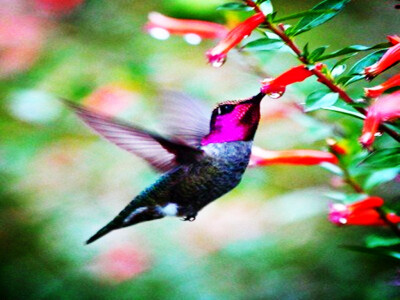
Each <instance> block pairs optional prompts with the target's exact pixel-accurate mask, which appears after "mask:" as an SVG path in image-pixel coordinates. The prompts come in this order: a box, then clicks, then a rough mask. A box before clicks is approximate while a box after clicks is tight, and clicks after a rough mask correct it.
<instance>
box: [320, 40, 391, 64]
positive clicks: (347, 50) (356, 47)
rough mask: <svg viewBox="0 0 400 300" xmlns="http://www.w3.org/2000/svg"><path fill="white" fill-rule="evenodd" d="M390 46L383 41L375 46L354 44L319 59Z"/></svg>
mask: <svg viewBox="0 0 400 300" xmlns="http://www.w3.org/2000/svg"><path fill="white" fill-rule="evenodd" d="M389 46H390V44H389V43H381V44H377V45H374V46H363V45H353V46H348V47H345V48H343V49H340V50H337V51H334V52H332V53H329V54H326V55H323V56H322V57H320V58H319V59H320V60H326V59H330V58H334V57H337V56H341V55H345V54H350V53H357V52H360V51H368V50H373V49H383V48H388V47H389Z"/></svg>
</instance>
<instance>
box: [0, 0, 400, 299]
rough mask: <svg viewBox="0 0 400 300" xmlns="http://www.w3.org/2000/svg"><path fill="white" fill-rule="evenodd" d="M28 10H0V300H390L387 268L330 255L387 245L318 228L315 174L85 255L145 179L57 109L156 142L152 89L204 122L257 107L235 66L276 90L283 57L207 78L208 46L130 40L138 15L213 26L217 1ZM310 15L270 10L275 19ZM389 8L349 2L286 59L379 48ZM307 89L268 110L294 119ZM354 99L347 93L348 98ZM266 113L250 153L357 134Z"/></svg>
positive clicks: (392, 270) (108, 242)
mask: <svg viewBox="0 0 400 300" xmlns="http://www.w3.org/2000/svg"><path fill="white" fill-rule="evenodd" d="M32 2H33V1H22V0H19V1H10V0H2V1H0V4H2V5H1V6H2V9H1V10H0V15H1V16H2V18H3V20H5V16H7V17H10V16H11V21H10V22H11V23H4V22H3V23H2V22H1V20H0V67H1V68H0V76H1V77H0V99H1V102H0V183H1V184H0V199H1V201H0V207H1V209H0V214H1V216H0V290H1V295H2V299H394V298H396V297H397V296H398V295H400V293H399V290H398V289H399V287H396V286H395V285H394V284H393V281H394V280H395V279H396V272H397V268H398V266H397V265H396V262H395V261H392V260H390V259H385V258H382V257H374V256H369V255H364V254H359V253H354V252H350V251H348V250H345V249H343V248H341V247H340V246H341V245H358V244H362V242H363V237H365V235H366V234H367V233H371V232H377V233H379V234H385V232H386V231H385V230H384V229H375V228H357V227H350V228H337V227H334V226H333V225H332V224H330V223H329V222H328V221H327V220H326V218H327V217H326V215H327V210H328V208H327V207H328V206H327V204H328V202H329V200H328V199H327V198H326V197H325V196H324V194H325V193H327V192H328V191H331V190H332V189H333V187H332V186H331V185H332V184H333V185H335V178H332V177H331V175H330V174H329V173H328V172H327V171H326V170H324V169H322V168H320V167H300V166H270V167H264V168H258V169H250V170H248V171H247V172H246V174H245V177H244V179H243V181H242V183H241V184H240V186H239V187H238V188H236V189H235V190H234V191H233V192H231V193H229V194H228V195H225V196H224V197H222V198H221V199H219V200H218V201H216V202H214V203H212V204H210V205H209V206H207V207H206V208H205V209H204V210H203V211H201V213H200V214H199V216H198V218H197V220H196V221H195V222H181V221H179V220H177V219H163V220H159V221H155V222H149V223H144V224H140V225H138V226H135V227H130V228H127V229H123V230H119V231H115V232H113V233H112V234H110V235H107V236H106V237H104V238H103V239H101V240H99V241H98V242H96V243H94V244H93V245H90V246H84V241H85V240H86V239H87V238H88V237H90V236H91V235H92V234H93V233H94V232H95V231H96V230H98V229H99V228H100V227H102V226H103V225H105V223H106V222H108V221H109V220H110V219H111V218H113V217H114V216H115V215H116V214H117V213H118V212H119V211H120V210H121V209H122V208H123V207H124V206H125V205H126V204H127V203H128V202H129V201H130V200H131V199H132V198H133V197H134V196H135V195H136V194H137V193H138V192H140V191H141V190H142V189H143V188H144V187H146V186H147V185H149V184H151V183H152V182H153V181H154V180H155V179H156V178H157V176H158V175H157V174H156V173H154V172H153V171H152V170H151V169H150V168H149V167H148V166H147V165H146V164H145V163H144V162H143V161H141V160H140V159H139V158H136V157H133V156H132V155H130V154H128V153H126V152H124V151H122V150H120V149H118V148H117V147H115V146H113V145H110V144H108V143H107V142H105V141H103V140H101V139H100V138H98V137H97V136H95V135H93V134H92V133H91V132H90V131H89V130H88V129H87V128H86V127H84V126H83V124H82V123H81V122H79V120H78V119H77V118H76V116H74V115H73V114H72V113H71V112H70V111H68V110H67V109H66V108H65V107H63V105H62V104H61V103H60V102H59V101H58V98H60V97H64V98H68V99H72V100H76V101H78V100H79V101H83V102H85V103H86V104H88V105H89V104H91V105H98V106H99V107H100V108H102V109H104V110H105V111H106V112H110V111H112V112H113V113H114V114H115V115H118V116H119V117H121V118H125V119H126V120H129V121H132V122H134V123H136V124H138V125H141V126H143V127H146V128H153V129H157V128H161V127H162V126H161V125H160V121H159V120H160V118H161V115H162V111H160V110H159V106H160V105H159V104H160V103H159V102H158V99H157V91H159V90H160V89H172V90H177V91H183V92H185V93H187V94H189V95H192V96H195V97H198V98H201V99H204V102H205V103H206V105H208V106H209V107H210V109H211V108H212V106H213V105H214V104H215V103H217V102H219V101H223V100H227V99H238V98H244V97H250V96H252V95H254V94H256V93H257V92H258V89H259V85H260V84H259V81H260V80H261V79H262V78H261V77H259V76H257V75H255V74H254V73H253V72H251V70H249V69H248V68H247V65H248V63H251V64H257V65H259V64H261V66H262V69H263V71H264V72H266V73H268V74H271V75H276V74H279V73H280V72H282V71H284V70H286V69H287V68H288V67H289V66H294V65H295V64H296V61H295V60H294V59H292V58H291V57H290V56H289V55H288V54H274V53H265V54H263V55H262V57H255V56H252V55H251V54H244V55H241V54H240V53H238V52H232V53H230V54H229V58H228V61H227V63H226V64H225V65H224V66H223V67H222V68H219V69H215V68H212V67H210V66H209V65H207V64H206V61H205V57H204V52H205V51H206V50H207V49H209V48H210V47H212V46H213V45H214V44H215V41H203V42H202V43H201V44H200V45H196V46H194V45H189V44H187V43H186V42H185V41H184V40H183V39H182V37H179V36H171V37H170V38H169V39H168V40H166V41H159V40H156V39H153V38H152V37H150V36H149V35H148V34H146V32H145V31H144V30H143V25H144V24H145V23H146V20H147V14H148V13H149V12H151V11H159V12H161V13H164V14H166V15H169V16H174V17H178V18H194V19H196V18H198V19H204V20H210V21H216V22H220V23H224V22H225V21H226V20H227V19H229V18H235V17H236V16H235V13H229V14H227V13H224V12H221V11H216V9H215V8H216V7H217V6H218V5H219V4H221V3H223V2H224V1H222V0H213V1H200V0H196V1H183V0H179V1H173V0H164V1H132V0H114V1H106V0H88V1H85V2H84V3H83V4H81V5H80V6H78V7H76V8H74V10H73V11H68V12H63V11H62V12H56V13H55V12H49V11H46V10H43V9H38V8H37V6H35V5H32ZM37 2H40V1H37ZM44 2H46V1H44ZM60 2H63V1H60ZM66 2H68V1H66ZM317 2H318V1H282V0H275V1H273V4H274V5H275V7H276V10H278V12H279V13H280V14H281V15H286V14H289V13H293V12H298V11H300V10H304V9H307V8H309V7H311V6H312V5H314V4H315V3H317ZM392 2H393V3H392ZM36 5H37V3H36ZM393 5H394V1H378V0H375V1H353V2H351V3H350V4H349V5H348V7H347V8H346V9H345V11H344V12H343V13H342V14H340V15H339V16H338V17H337V18H335V19H334V20H332V21H331V22H329V23H327V24H325V25H323V26H321V27H319V28H317V29H315V30H313V31H311V32H309V33H306V34H304V35H302V36H301V37H299V39H298V43H299V44H300V45H304V43H305V42H309V43H310V46H311V47H313V48H316V47H317V46H321V45H324V44H328V45H331V48H330V49H331V50H334V49H338V48H340V47H343V46H347V45H349V44H365V45H370V44H375V43H379V42H383V41H384V40H385V35H387V34H396V33H397V34H399V25H400V12H399V11H397V10H395V9H394V8H393ZM10 24H11V25H10ZM7 26H9V27H7ZM10 28H11V29H10ZM7 30H8V31H7ZM255 36H257V33H255ZM10 49H11V50H10ZM7 55H8V56H7ZM10 56H11V57H14V59H15V58H16V63H15V64H12V63H10V61H11V60H10V59H9V57H10ZM10 64H11V65H10ZM317 86H318V83H315V82H313V80H310V79H309V80H307V81H306V83H305V84H298V85H294V86H293V87H290V88H289V89H288V92H287V93H286V94H285V96H284V97H283V98H282V100H279V102H284V103H290V102H298V103H301V102H302V101H304V98H305V92H308V91H312V90H314V89H316V88H317ZM353 89H354V91H352V92H354V93H357V92H358V93H359V92H360V90H357V89H359V88H358V87H357V85H356V86H355V87H354V88H353ZM277 102H278V101H277V100H272V99H266V100H265V101H264V103H263V114H264V115H263V121H262V123H261V125H260V130H259V132H258V134H257V138H256V144H257V145H259V146H262V147H264V148H267V149H293V148H313V149H323V145H324V139H325V138H326V137H328V136H331V135H333V134H335V133H337V132H346V131H348V130H347V129H346V128H356V129H357V130H354V133H353V134H355V136H354V137H355V138H356V136H357V135H358V134H359V132H360V130H361V125H362V124H361V122H360V121H357V120H355V121H354V120H350V119H348V118H346V117H340V118H338V116H337V115H330V114H326V113H314V114H313V118H312V117H311V116H309V115H304V114H302V113H300V112H298V111H296V110H295V111H294V112H293V111H290V110H289V111H288V110H287V109H288V107H289V106H284V105H283V106H282V107H280V106H279V105H280V104H277ZM277 105H278V106H279V107H277ZM115 106H117V107H115ZM282 110H283V111H284V115H285V116H284V117H282V114H281V113H279V112H281V111H282ZM337 123H341V124H342V126H338V125H337ZM379 142H381V143H384V142H385V140H384V139H381V141H379ZM336 184H337V183H336Z"/></svg>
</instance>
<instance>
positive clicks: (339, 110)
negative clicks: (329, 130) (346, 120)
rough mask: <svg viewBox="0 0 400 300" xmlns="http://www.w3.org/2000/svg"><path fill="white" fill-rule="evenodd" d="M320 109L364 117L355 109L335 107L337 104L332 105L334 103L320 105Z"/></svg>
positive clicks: (362, 118)
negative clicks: (325, 105) (324, 105)
mask: <svg viewBox="0 0 400 300" xmlns="http://www.w3.org/2000/svg"><path fill="white" fill-rule="evenodd" d="M321 109H324V110H329V111H334V112H337V113H340V114H344V115H348V116H351V117H356V118H358V119H361V120H364V119H365V116H364V115H363V114H360V113H358V112H355V111H350V110H347V109H344V108H341V107H337V106H334V105H332V106H330V107H321Z"/></svg>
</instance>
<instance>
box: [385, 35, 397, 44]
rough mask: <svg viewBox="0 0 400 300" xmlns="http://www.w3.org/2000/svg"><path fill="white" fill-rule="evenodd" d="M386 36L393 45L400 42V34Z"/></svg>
mask: <svg viewBox="0 0 400 300" xmlns="http://www.w3.org/2000/svg"><path fill="white" fill-rule="evenodd" d="M386 38H387V39H388V41H389V43H391V44H392V45H393V46H394V45H396V44H398V43H400V36H398V35H388V36H387V37H386Z"/></svg>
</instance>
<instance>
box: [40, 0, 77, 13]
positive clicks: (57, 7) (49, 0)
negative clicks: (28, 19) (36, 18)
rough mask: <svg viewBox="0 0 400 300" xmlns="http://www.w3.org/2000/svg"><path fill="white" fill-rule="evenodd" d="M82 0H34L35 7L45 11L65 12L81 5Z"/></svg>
mask: <svg viewBox="0 0 400 300" xmlns="http://www.w3.org/2000/svg"><path fill="white" fill-rule="evenodd" d="M83 2H84V0H35V6H36V9H37V10H39V11H44V12H46V13H53V14H67V13H70V12H72V11H73V10H74V9H75V8H76V7H78V6H79V5H81V4H82V3H83Z"/></svg>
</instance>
